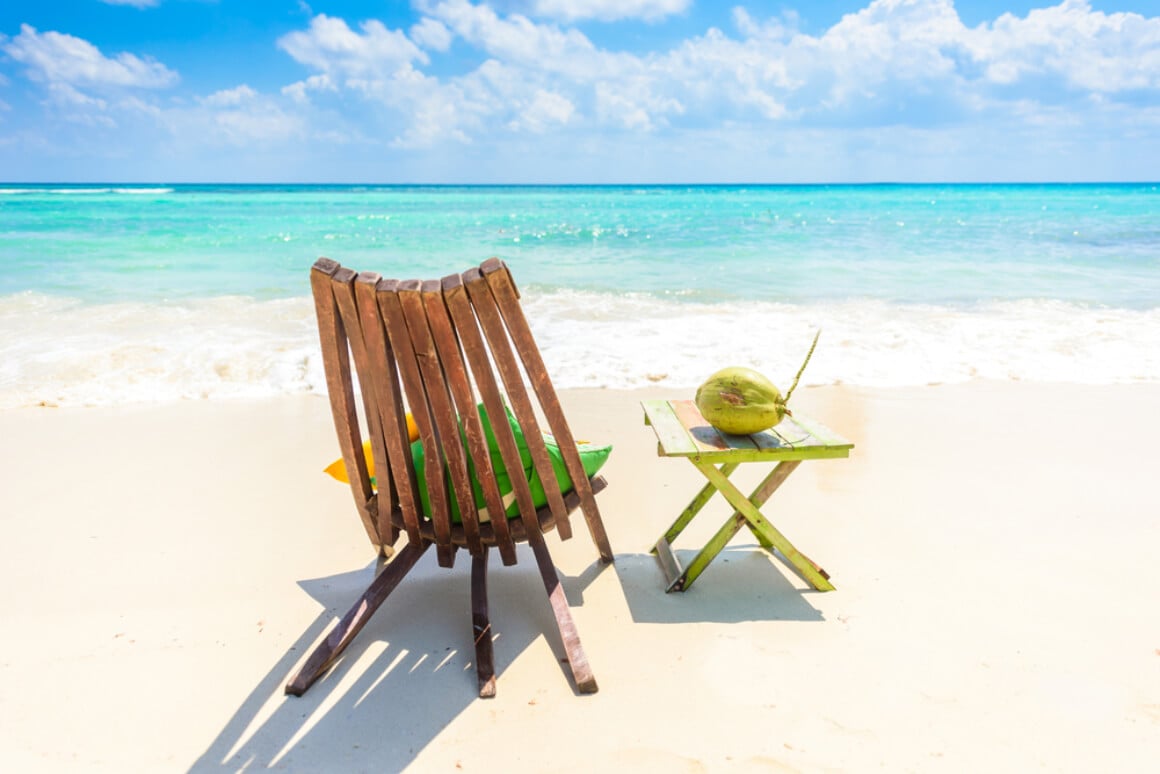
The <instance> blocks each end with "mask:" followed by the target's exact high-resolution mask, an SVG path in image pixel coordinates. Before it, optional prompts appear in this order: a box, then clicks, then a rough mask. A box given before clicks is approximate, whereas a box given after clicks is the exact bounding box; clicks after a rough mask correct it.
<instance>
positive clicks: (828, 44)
mask: <svg viewBox="0 0 1160 774" xmlns="http://www.w3.org/2000/svg"><path fill="white" fill-rule="evenodd" d="M689 5H690V4H689V2H687V0H618V2H610V1H608V0H586V1H585V2H577V1H575V0H569V2H563V1H562V0H534V1H530V2H524V3H519V4H509V6H510V7H512V8H515V7H518V8H519V9H521V11H522V12H517V11H515V10H508V11H506V12H505V11H501V10H497V8H496V7H493V6H492V5H489V4H487V3H480V2H469V0H425V1H424V2H419V3H417V4H416V6H415V7H416V10H417V15H416V19H415V21H414V23H412V24H409V25H408V26H407V27H406V28H405V29H404V28H395V29H392V28H390V27H388V26H387V25H386V24H384V23H383V22H382V21H380V20H377V19H359V20H346V19H341V18H336V17H331V16H327V15H324V14H318V15H314V16H313V17H312V18H310V19H309V22H308V23H307V24H306V25H305V26H304V27H303V28H301V29H299V30H296V31H292V32H290V33H288V34H285V35H283V36H282V37H280V38H278V39H277V40H276V41H272V42H271V45H274V46H277V48H278V49H279V50H281V51H282V52H283V53H284V55H285V56H286V57H288V59H289V60H291V61H292V62H293V63H294V64H295V65H296V66H297V67H298V69H299V72H300V74H301V75H300V77H298V78H295V79H289V80H287V82H286V83H285V84H284V85H283V86H282V87H281V88H280V89H278V90H276V91H272V92H270V93H266V94H260V93H258V92H256V91H255V90H253V89H251V88H250V87H249V86H246V85H245V84H244V83H239V84H237V85H236V86H235V87H233V88H232V90H231V89H227V90H223V91H218V92H216V93H213V94H207V95H196V94H190V95H172V96H168V97H167V93H169V92H173V91H175V89H176V87H177V86H178V84H179V77H178V74H177V73H176V72H174V71H172V70H171V69H169V68H168V67H166V66H165V65H164V64H162V63H160V62H157V61H154V60H152V59H150V58H148V57H140V56H137V55H135V54H132V53H116V54H105V53H102V52H101V51H100V50H99V49H98V48H97V47H96V46H94V45H92V44H91V43H89V42H87V41H84V40H81V39H79V38H76V37H72V36H70V35H68V34H65V33H60V32H43V33H42V32H38V31H37V30H35V29H33V28H31V27H28V26H24V27H22V29H21V31H20V33H19V34H18V35H16V36H15V37H13V38H11V39H8V40H0V50H2V51H3V52H4V54H6V55H7V56H8V57H9V58H10V59H11V60H12V61H14V62H16V63H18V64H19V65H20V66H21V67H22V68H23V74H24V76H25V77H26V78H27V79H28V80H29V81H31V82H33V83H36V84H39V85H40V86H41V87H43V88H44V90H45V92H46V95H47V98H48V99H49V100H54V101H55V102H56V103H57V104H58V105H61V104H67V105H69V106H70V109H71V110H72V115H73V117H74V118H75V119H77V120H82V119H87V120H88V122H89V123H91V124H96V123H101V122H102V121H106V122H108V123H110V124H124V123H125V122H127V121H138V122H139V121H143V120H146V118H148V120H151V121H152V122H153V123H154V125H156V126H161V127H164V128H165V129H166V131H168V132H170V133H171V134H172V135H173V136H179V135H180V136H182V137H184V140H183V142H185V143H188V144H195V142H202V143H205V144H212V143H214V142H219V143H228V144H235V145H236V144H239V143H245V142H255V143H257V142H261V141H263V140H266V141H276V142H289V141H297V142H309V141H311V139H312V138H313V139H315V140H317V139H319V138H325V139H326V141H327V142H328V143H329V144H332V145H342V144H349V145H351V146H354V147H357V148H359V149H360V150H362V151H365V150H366V149H367V148H368V147H374V146H378V147H381V148H382V149H383V150H384V152H386V153H397V154H401V153H404V152H411V153H415V154H421V153H424V152H434V151H435V150H441V151H442V152H445V153H451V154H458V155H459V158H471V157H472V154H473V153H475V152H476V150H477V149H480V148H490V149H493V150H494V151H495V152H496V154H497V155H498V156H503V157H504V158H508V159H511V158H517V157H518V151H519V150H520V149H521V148H522V149H529V148H530V149H536V150H538V151H539V152H541V154H542V155H543V157H544V158H545V159H549V160H550V159H552V158H556V159H559V158H562V157H563V154H564V153H565V151H566V150H569V149H570V150H571V152H572V153H573V154H576V155H582V154H585V153H592V152H599V149H600V148H602V147H603V148H605V149H621V150H620V151H618V152H619V153H622V154H623V155H625V156H626V157H628V158H633V156H634V154H638V152H640V151H641V149H650V150H647V151H646V152H645V155H647V156H650V157H653V158H655V160H656V161H657V163H663V162H662V160H663V158H664V157H665V155H666V154H667V155H668V157H670V158H673V157H676V158H684V157H685V156H686V155H687V154H688V153H689V151H690V149H693V150H694V152H695V149H696V148H698V147H704V146H703V145H702V144H704V143H711V144H712V145H711V147H713V148H716V149H717V150H715V151H713V152H711V153H708V154H703V155H704V157H705V158H706V159H714V158H717V157H718V156H719V157H720V158H721V159H724V158H726V154H728V153H732V154H734V155H733V156H730V157H729V158H732V159H733V162H732V163H733V164H734V166H735V167H736V169H739V170H743V169H745V168H746V164H745V160H744V158H737V156H736V154H738V153H740V154H744V153H745V150H744V149H745V148H746V147H750V148H756V149H758V150H760V152H761V153H762V154H763V157H765V158H768V159H777V158H781V159H783V160H785V159H791V158H793V159H796V160H797V163H798V165H799V166H800V167H801V168H802V169H806V168H807V166H806V165H808V164H809V163H816V162H818V161H819V158H818V157H817V154H818V150H817V149H818V148H819V147H823V148H826V149H828V152H830V153H832V154H835V158H836V159H837V161H841V162H842V163H847V164H849V163H851V159H853V158H854V157H855V156H857V157H859V158H864V159H868V158H871V154H872V153H873V152H874V151H875V149H876V148H877V151H878V152H879V155H881V156H883V157H885V155H886V154H889V153H894V154H898V153H901V152H902V151H903V150H904V149H910V151H912V152H913V153H917V154H919V155H922V154H923V153H928V152H929V153H930V154H931V156H932V158H936V156H935V154H936V153H938V152H940V150H939V149H941V153H943V154H948V153H949V154H952V155H953V154H963V153H977V152H979V151H980V150H981V149H983V148H985V147H986V143H997V144H999V146H1000V147H999V150H997V151H996V154H995V158H996V159H998V160H999V162H998V163H1000V164H1001V163H1003V161H1002V160H1003V156H1004V151H1003V150H1002V148H1003V147H1010V149H1011V150H1010V154H1011V155H1012V156H1013V157H1016V158H1017V157H1018V151H1017V150H1016V149H1017V147H1018V146H1020V145H1021V144H1023V145H1026V144H1029V143H1031V144H1034V146H1035V147H1037V148H1038V149H1039V151H1040V152H1045V151H1046V150H1049V149H1051V148H1055V149H1056V150H1057V151H1058V152H1059V153H1065V152H1067V151H1068V149H1069V148H1072V149H1074V147H1078V146H1079V145H1080V144H1083V143H1089V144H1090V143H1093V142H1096V143H1097V144H1098V143H1099V138H1101V137H1102V138H1104V140H1105V145H1106V141H1107V140H1109V139H1117V140H1123V139H1125V138H1133V137H1135V138H1141V137H1142V138H1144V139H1145V140H1146V141H1147V142H1149V143H1153V144H1154V143H1155V142H1156V138H1157V136H1158V134H1160V131H1158V130H1160V111H1158V110H1157V108H1156V105H1157V104H1160V99H1157V97H1160V94H1158V91H1160V17H1145V16H1141V15H1139V14H1134V13H1104V12H1102V11H1096V10H1094V9H1092V7H1091V5H1090V4H1089V3H1088V2H1086V0H1063V2H1060V3H1059V4H1057V5H1053V6H1048V7H1044V8H1039V9H1035V10H1032V11H1031V12H1029V13H1028V14H1027V15H1025V16H1017V15H1013V14H1004V15H1002V16H1000V17H998V18H996V19H993V20H990V21H987V22H984V23H982V24H979V25H977V26H974V27H968V26H966V25H965V24H964V23H963V22H962V20H961V18H960V16H959V14H958V13H957V11H956V9H955V6H954V4H953V2H951V0H873V2H870V3H869V4H868V5H867V6H866V7H865V8H863V9H861V10H859V11H857V12H855V13H851V14H848V15H846V16H844V17H843V18H842V19H841V20H840V21H839V22H837V23H836V24H834V25H833V26H831V27H830V28H829V29H826V30H825V31H824V32H822V33H820V34H816V35H811V34H806V33H804V32H802V31H801V30H800V29H799V27H798V24H797V17H796V15H795V14H793V13H792V12H790V13H784V14H782V15H781V16H778V17H774V18H760V17H757V16H755V15H754V14H753V13H752V12H751V11H749V10H748V9H747V8H746V7H745V6H744V5H738V6H736V7H734V8H733V9H732V11H731V13H730V14H729V16H728V23H727V24H722V25H721V26H720V27H711V28H708V29H705V30H704V31H703V32H701V33H700V34H697V35H694V36H690V37H687V38H685V39H684V40H681V41H679V42H677V43H676V44H673V45H670V46H668V47H666V48H663V49H656V50H632V51H630V50H624V49H616V48H610V47H607V46H601V45H598V44H597V43H596V42H595V41H594V39H593V38H591V37H589V36H588V35H586V34H585V32H584V31H582V28H583V29H588V27H585V26H584V25H583V24H581V22H585V21H586V23H587V24H589V25H590V24H597V23H606V24H611V23H614V22H617V21H621V20H625V19H635V20H639V21H645V22H649V23H650V24H662V23H664V20H665V19H666V18H670V17H672V16H674V15H679V14H682V13H685V12H686V11H687V10H688V7H689ZM509 6H505V7H509ZM463 63H466V64H463ZM178 117H180V120H177V119H178ZM183 124H186V125H188V124H193V125H196V126H198V127H199V131H201V132H203V133H202V134H201V135H200V136H199V137H200V139H198V138H195V136H193V135H191V133H190V132H188V131H184V132H183V131H182V130H181V129H180V128H179V127H180V126H182V125H183ZM1096 150H1098V149H1096ZM1105 152H1111V151H1110V150H1108V149H1107V148H1106V147H1105ZM611 155H617V153H612V154H611ZM750 155H751V156H752V153H750ZM638 158H639V157H638ZM811 159H812V160H813V161H811ZM706 163H709V162H708V161H706ZM823 166H824V164H823ZM831 166H832V164H831ZM751 168H752V167H751ZM642 169H644V168H642ZM773 169H774V170H776V168H773ZM854 171H855V173H856V172H857V170H856V169H855V170H854ZM868 171H869V170H868ZM928 172H931V173H937V172H938V169H929V170H928ZM875 174H877V173H876V172H875Z"/></svg>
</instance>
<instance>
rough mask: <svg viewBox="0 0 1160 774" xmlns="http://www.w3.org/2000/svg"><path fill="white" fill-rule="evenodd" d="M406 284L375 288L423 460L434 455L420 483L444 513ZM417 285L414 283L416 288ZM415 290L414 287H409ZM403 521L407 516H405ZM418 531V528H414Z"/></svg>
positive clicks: (445, 555)
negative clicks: (406, 303) (410, 326)
mask: <svg viewBox="0 0 1160 774" xmlns="http://www.w3.org/2000/svg"><path fill="white" fill-rule="evenodd" d="M404 284H405V283H402V282H397V281H394V280H384V281H383V282H380V283H379V285H378V301H379V309H380V310H381V311H382V314H383V323H384V325H385V327H386V329H387V336H388V338H389V339H390V342H391V348H392V349H393V350H394V352H395V362H396V364H397V365H398V368H399V380H400V382H401V383H402V385H403V391H404V393H405V394H406V396H407V405H408V406H409V407H410V409H411V417H412V418H413V419H414V420H415V425H416V426H417V427H418V429H419V441H420V442H421V443H422V444H423V452H424V460H425V461H429V460H428V455H430V456H433V457H434V458H435V459H434V464H426V465H425V466H424V467H425V471H424V477H423V481H421V482H419V485H420V486H424V487H425V488H426V490H427V501H428V502H429V503H430V504H431V510H432V511H434V510H435V509H436V508H439V509H441V511H442V512H443V513H447V487H446V483H445V481H444V478H443V463H442V460H440V459H439V456H440V455H439V440H438V435H437V432H436V430H435V419H434V417H432V415H431V406H430V405H429V404H428V402H427V396H426V394H425V392H424V390H423V377H422V376H421V375H420V374H419V366H418V363H416V357H415V349H414V346H413V345H412V344H411V334H410V331H409V330H408V329H407V318H406V314H405V313H404V312H403V306H402V302H401V300H400V298H399V295H400V293H401V292H402V291H403V287H404ZM417 284H418V283H415V285H417ZM412 289H413V290H414V289H417V288H416V287H413V288H412ZM404 519H406V513H404ZM416 529H417V527H416ZM410 531H411V530H410V525H408V529H407V532H408V534H410ZM450 561H452V560H451V557H450V552H449V549H448V548H447V547H444V548H443V552H442V553H441V554H439V564H440V565H442V566H446V564H447V563H448V562H450Z"/></svg>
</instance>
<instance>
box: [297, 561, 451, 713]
mask: <svg viewBox="0 0 1160 774" xmlns="http://www.w3.org/2000/svg"><path fill="white" fill-rule="evenodd" d="M429 545H430V544H429V543H422V544H420V545H415V544H414V543H407V545H406V546H405V547H404V548H403V550H402V551H400V552H399V553H398V554H397V555H396V556H395V558H394V559H393V560H392V561H391V562H389V563H388V564H387V566H386V567H384V568H383V571H382V572H380V573H379V574H378V575H377V576H376V577H375V579H374V581H372V582H371V585H370V586H369V587H368V588H367V590H366V591H364V592H363V595H362V596H361V597H359V600H358V602H356V603H355V605H354V607H352V608H351V609H350V610H349V611H348V612H347V614H346V615H344V616H343V617H342V620H340V621H339V622H338V625H337V626H335V627H334V628H333V629H332V630H331V631H330V634H328V635H327V636H326V639H325V640H323V641H322V642H321V643H320V644H319V645H318V647H317V648H316V649H315V650H314V652H313V653H311V654H310V658H308V659H306V663H305V664H303V665H302V668H301V669H299V670H298V673H297V674H295V675H294V677H293V678H291V680H290V682H288V683H287V684H286V693H288V694H292V695H294V696H301V695H302V694H304V693H306V690H307V689H308V688H309V687H310V686H311V685H313V684H314V682H315V681H316V680H318V678H319V677H321V676H322V675H323V674H324V673H325V672H326V670H327V669H329V668H330V666H331V664H333V663H334V662H335V661H337V660H338V657H339V656H340V655H342V652H343V651H344V650H346V646H347V645H349V644H350V643H351V640H353V639H354V638H355V635H357V634H358V633H359V632H360V631H362V628H363V627H364V626H366V623H367V621H369V620H370V619H371V616H373V615H374V614H375V611H376V610H378V609H379V606H380V605H382V604H383V602H385V601H386V599H387V596H389V595H390V593H391V592H392V591H394V590H395V587H396V586H398V585H399V581H401V580H402V579H403V577H404V576H406V574H407V573H408V572H409V571H410V569H411V568H412V567H414V566H415V562H417V561H418V560H419V557H420V556H422V555H423V552H424V551H426V550H427V547H428V546H429Z"/></svg>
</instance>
